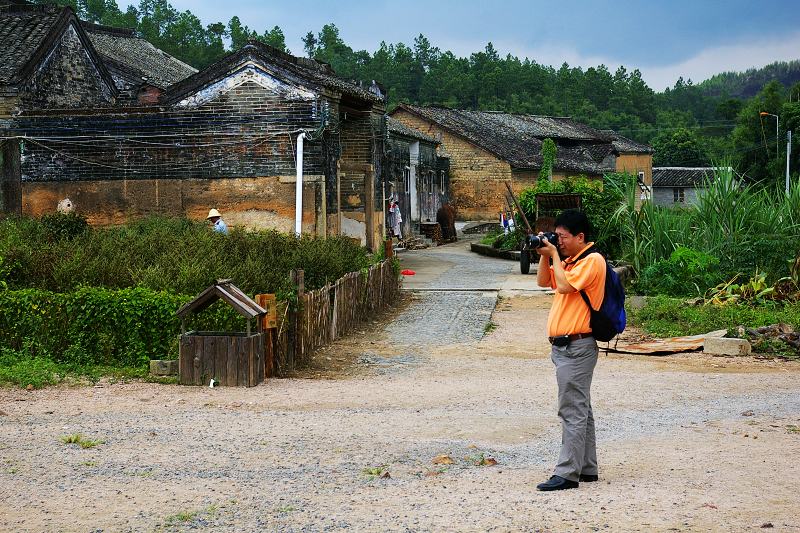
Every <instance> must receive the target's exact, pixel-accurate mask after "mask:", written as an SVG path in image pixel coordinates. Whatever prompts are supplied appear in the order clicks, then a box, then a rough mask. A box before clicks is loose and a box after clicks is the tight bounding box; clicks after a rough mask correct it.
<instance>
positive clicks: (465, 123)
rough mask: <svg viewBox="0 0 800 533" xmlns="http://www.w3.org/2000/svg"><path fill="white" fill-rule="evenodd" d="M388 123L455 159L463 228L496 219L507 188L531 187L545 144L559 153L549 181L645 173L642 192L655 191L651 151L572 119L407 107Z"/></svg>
mask: <svg viewBox="0 0 800 533" xmlns="http://www.w3.org/2000/svg"><path fill="white" fill-rule="evenodd" d="M391 115H392V117H393V118H395V119H397V120H398V121H400V122H402V123H403V124H405V125H406V126H409V127H411V128H414V129H416V130H419V131H421V132H423V133H425V134H427V135H429V136H431V137H433V138H435V139H437V140H438V141H440V145H439V151H440V153H441V154H442V155H444V156H447V157H449V159H450V195H451V198H452V202H453V204H454V207H455V208H456V213H457V216H458V219H459V220H492V219H496V217H497V215H498V212H499V211H501V210H503V209H504V206H505V200H504V196H505V194H506V189H505V186H504V182H506V181H511V183H512V186H513V188H514V190H515V191H520V190H522V189H523V188H525V187H528V186H531V185H533V184H534V183H535V181H536V180H537V179H538V178H539V171H540V170H541V168H542V142H543V141H544V139H546V138H550V139H552V140H553V141H554V142H555V143H556V147H557V152H556V160H555V162H554V165H553V174H552V179H556V180H558V179H563V178H564V177H567V176H575V175H585V176H587V177H589V178H594V179H599V178H602V176H603V174H605V173H608V172H615V171H623V170H625V171H629V172H635V173H638V172H639V171H640V170H641V171H642V172H643V177H642V179H643V182H644V186H649V185H650V183H649V181H650V179H651V178H650V175H651V172H650V167H651V166H652V150H650V149H649V147H646V146H644V145H639V144H638V143H633V141H629V140H628V139H624V138H623V137H620V136H619V135H617V134H614V133H613V132H603V131H600V130H597V129H594V128H591V127H589V126H587V125H585V124H581V123H579V122H576V121H574V120H572V119H570V118H564V117H545V116H535V115H518V114H511V113H499V112H493V111H470V110H458V109H450V108H447V107H440V106H428V107H420V106H414V105H408V104H402V105H400V106H398V107H397V109H395V110H394V111H393V112H392V113H391ZM623 145H624V146H623ZM623 150H624V152H623ZM623 154H624V155H625V156H629V157H626V158H622V157H620V156H622V155H623ZM639 156H641V158H640V157H639ZM620 164H622V166H620Z"/></svg>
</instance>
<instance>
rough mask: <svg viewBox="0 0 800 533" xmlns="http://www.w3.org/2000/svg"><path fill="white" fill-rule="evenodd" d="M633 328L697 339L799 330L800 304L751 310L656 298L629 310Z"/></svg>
mask: <svg viewBox="0 0 800 533" xmlns="http://www.w3.org/2000/svg"><path fill="white" fill-rule="evenodd" d="M628 316H629V317H630V322H631V324H632V325H634V326H637V327H639V328H641V329H642V330H644V331H645V332H646V333H648V334H650V335H654V336H656V337H678V336H683V335H699V334H701V333H707V332H709V331H714V330H717V329H726V330H728V331H729V332H730V333H734V332H735V330H736V328H737V327H738V326H740V325H741V326H745V327H749V328H758V327H762V326H768V325H770V324H778V323H784V324H790V325H791V326H792V327H794V328H795V330H797V329H800V303H798V302H794V303H786V304H783V305H781V304H778V303H776V304H774V305H765V306H759V307H750V306H743V305H690V304H687V303H686V302H685V300H682V299H678V298H669V297H666V296H656V297H654V298H648V299H647V300H646V303H645V305H644V307H642V308H641V309H628Z"/></svg>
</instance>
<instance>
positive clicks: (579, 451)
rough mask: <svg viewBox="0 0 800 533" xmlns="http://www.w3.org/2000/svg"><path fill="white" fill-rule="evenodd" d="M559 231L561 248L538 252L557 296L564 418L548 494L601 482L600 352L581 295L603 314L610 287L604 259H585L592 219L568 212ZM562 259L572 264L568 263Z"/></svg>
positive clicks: (554, 337) (554, 329) (542, 279)
mask: <svg viewBox="0 0 800 533" xmlns="http://www.w3.org/2000/svg"><path fill="white" fill-rule="evenodd" d="M555 226H556V231H555V233H556V235H558V243H557V244H558V248H556V246H554V245H553V243H550V242H548V241H547V239H546V238H544V242H543V246H542V247H541V248H538V249H537V251H538V252H539V254H540V258H539V270H538V273H537V283H538V285H539V286H540V287H550V288H552V289H555V292H556V293H555V296H554V297H553V306H552V307H551V308H550V315H549V317H548V319H547V335H548V340H549V341H550V344H552V345H553V348H552V352H551V355H550V358H551V359H552V361H553V364H554V365H555V367H556V381H557V382H558V417H559V418H560V419H561V453H560V455H559V457H558V463H557V464H556V467H555V471H554V472H553V476H552V477H551V478H550V479H549V480H548V481H545V482H544V483H540V484H538V485H537V486H536V488H537V489H539V490H546V491H549V490H564V489H573V488H576V487H578V482H579V481H584V482H589V481H597V479H598V477H597V451H596V449H595V434H594V416H593V413H592V399H591V392H590V389H591V386H592V375H593V373H594V367H595V365H596V364H597V354H598V348H597V342H596V341H595V339H594V337H593V336H592V330H591V327H590V326H589V318H590V313H589V307H588V306H587V305H586V303H585V302H584V301H583V298H581V295H580V291H583V292H585V293H586V295H587V296H588V297H589V301H590V302H591V304H592V307H593V308H595V309H599V308H600V305H601V304H602V302H603V297H604V293H605V283H606V265H605V259H604V258H603V256H602V255H600V254H599V253H594V252H593V253H590V254H588V255H587V256H586V257H583V258H581V259H579V257H580V255H581V254H583V253H584V252H586V251H587V250H589V248H591V247H592V246H593V245H594V243H593V242H588V235H589V234H590V233H591V224H590V223H589V219H588V218H587V217H586V214H585V213H583V212H582V211H579V210H577V209H568V210H566V211H563V212H562V213H561V214H560V215H559V216H558V217H557V218H556V221H555ZM539 236H540V237H541V236H542V234H541V233H540V234H539ZM559 251H560V252H561V255H560V256H559ZM561 257H566V259H564V260H563V261H562V260H561Z"/></svg>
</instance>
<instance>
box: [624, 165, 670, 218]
mask: <svg viewBox="0 0 800 533" xmlns="http://www.w3.org/2000/svg"><path fill="white" fill-rule="evenodd" d="M616 170H617V172H628V173H630V174H633V175H634V176H636V175H638V174H639V172H644V183H645V185H647V186H648V187H650V190H651V191H652V186H653V155H652V154H624V153H623V154H620V155H619V157H617V164H616ZM640 196H641V195H637V198H636V208H637V209H638V208H639V207H641V205H642V199H641V197H640ZM669 200H670V203H671V201H672V198H671V197H670V199H669Z"/></svg>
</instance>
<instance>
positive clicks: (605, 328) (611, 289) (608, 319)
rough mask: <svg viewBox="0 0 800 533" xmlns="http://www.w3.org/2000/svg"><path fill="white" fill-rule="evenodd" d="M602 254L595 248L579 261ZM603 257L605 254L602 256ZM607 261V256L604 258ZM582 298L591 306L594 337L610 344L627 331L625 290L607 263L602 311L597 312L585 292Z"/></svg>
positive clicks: (590, 249) (591, 325) (591, 323)
mask: <svg viewBox="0 0 800 533" xmlns="http://www.w3.org/2000/svg"><path fill="white" fill-rule="evenodd" d="M595 252H596V253H600V251H599V250H598V249H597V248H595V247H594V246H593V247H591V248H589V249H588V250H586V251H585V252H584V253H582V254H581V255H580V256H579V257H578V259H577V261H580V260H581V259H583V258H584V257H586V256H587V255H589V254H591V253H595ZM600 255H603V254H600ZM603 259H604V260H605V256H604V257H603ZM580 292H581V297H582V298H583V301H584V302H586V305H588V306H589V312H590V313H591V317H590V319H589V326H590V327H591V328H592V336H594V338H595V339H597V340H598V341H601V342H608V341H610V340H611V339H613V338H614V337H616V336H617V335H619V334H620V333H622V332H623V331H624V330H625V322H626V318H627V317H626V316H625V288H624V287H623V286H622V282H621V281H620V279H619V276H618V275H617V273H616V272H615V271H614V269H613V268H611V265H609V264H608V261H606V287H605V293H604V295H603V303H602V304H600V309H597V310H595V309H594V308H593V307H592V304H591V303H589V297H588V296H586V293H585V292H584V291H580Z"/></svg>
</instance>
